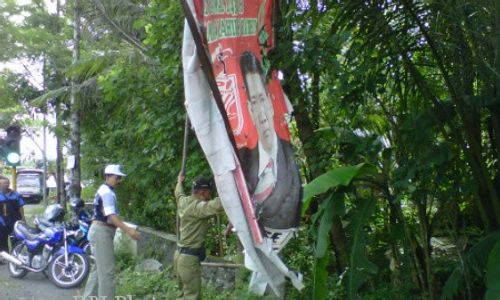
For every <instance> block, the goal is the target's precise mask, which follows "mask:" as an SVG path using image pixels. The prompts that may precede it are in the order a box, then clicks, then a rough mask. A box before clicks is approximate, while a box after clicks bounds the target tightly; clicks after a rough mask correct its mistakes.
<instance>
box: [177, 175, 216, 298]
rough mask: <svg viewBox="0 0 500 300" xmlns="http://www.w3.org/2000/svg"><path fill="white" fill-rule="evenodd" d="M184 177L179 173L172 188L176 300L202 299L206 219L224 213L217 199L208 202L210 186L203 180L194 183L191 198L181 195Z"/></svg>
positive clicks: (199, 178)
mask: <svg viewBox="0 0 500 300" xmlns="http://www.w3.org/2000/svg"><path fill="white" fill-rule="evenodd" d="M183 181H184V176H183V175H181V174H179V177H178V179H177V186H176V187H175V198H176V199H177V215H178V218H179V219H180V222H179V233H178V234H179V236H178V237H177V250H176V251H175V255H174V271H175V273H176V275H177V284H178V285H179V297H178V299H185V300H188V299H189V300H191V299H201V265H200V262H201V261H202V260H203V259H205V247H204V243H205V237H206V235H207V231H208V227H209V224H208V219H209V217H211V216H214V215H216V214H217V213H219V212H222V211H223V208H222V205H221V202H220V199H219V198H215V199H213V200H210V198H211V183H210V180H208V179H207V178H204V177H197V178H195V179H194V181H193V185H192V190H191V195H190V196H186V195H185V194H184V191H183V188H182V183H183Z"/></svg>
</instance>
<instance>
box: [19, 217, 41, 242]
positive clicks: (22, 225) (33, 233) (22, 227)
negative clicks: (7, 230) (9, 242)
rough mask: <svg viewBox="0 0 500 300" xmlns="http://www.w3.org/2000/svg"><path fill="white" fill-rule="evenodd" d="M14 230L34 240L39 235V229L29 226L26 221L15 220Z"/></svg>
mask: <svg viewBox="0 0 500 300" xmlns="http://www.w3.org/2000/svg"><path fill="white" fill-rule="evenodd" d="M14 230H15V231H17V232H19V233H21V234H22V235H23V236H24V237H25V238H26V239H27V240H30V241H31V240H35V239H36V238H38V236H39V235H40V233H41V231H40V230H39V229H37V228H33V227H30V226H29V225H28V224H26V222H23V221H17V222H16V224H15V225H14Z"/></svg>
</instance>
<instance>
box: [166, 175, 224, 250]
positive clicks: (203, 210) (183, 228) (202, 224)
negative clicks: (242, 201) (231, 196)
mask: <svg viewBox="0 0 500 300" xmlns="http://www.w3.org/2000/svg"><path fill="white" fill-rule="evenodd" d="M175 198H176V199H177V215H178V216H179V218H180V224H179V227H180V228H179V235H180V236H179V237H178V241H177V245H178V246H180V247H187V248H200V247H202V246H203V245H204V242H205V237H206V235H207V231H208V227H209V224H208V219H209V217H211V216H214V215H216V214H217V213H219V212H222V211H223V208H222V204H221V202H220V199H219V198H215V199H212V200H210V201H202V200H199V199H196V198H195V197H194V196H186V195H185V194H184V191H183V188H182V183H178V184H177V186H176V187H175Z"/></svg>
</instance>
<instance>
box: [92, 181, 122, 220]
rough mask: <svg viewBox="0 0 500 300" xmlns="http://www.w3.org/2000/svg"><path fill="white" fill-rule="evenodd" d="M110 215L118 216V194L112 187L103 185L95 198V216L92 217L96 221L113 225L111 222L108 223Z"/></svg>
mask: <svg viewBox="0 0 500 300" xmlns="http://www.w3.org/2000/svg"><path fill="white" fill-rule="evenodd" d="M110 215H118V206H117V202H116V194H115V192H114V190H113V188H112V187H110V186H109V185H107V184H102V185H101V186H100V187H99V189H98V190H97V192H96V194H95V197H94V214H93V216H92V217H93V219H94V220H98V221H101V222H107V223H110V224H111V222H108V217H109V216H110Z"/></svg>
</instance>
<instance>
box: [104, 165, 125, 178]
mask: <svg viewBox="0 0 500 300" xmlns="http://www.w3.org/2000/svg"><path fill="white" fill-rule="evenodd" d="M104 175H118V176H127V175H125V174H124V173H123V172H122V171H121V166H120V165H107V166H106V168H105V169H104Z"/></svg>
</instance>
